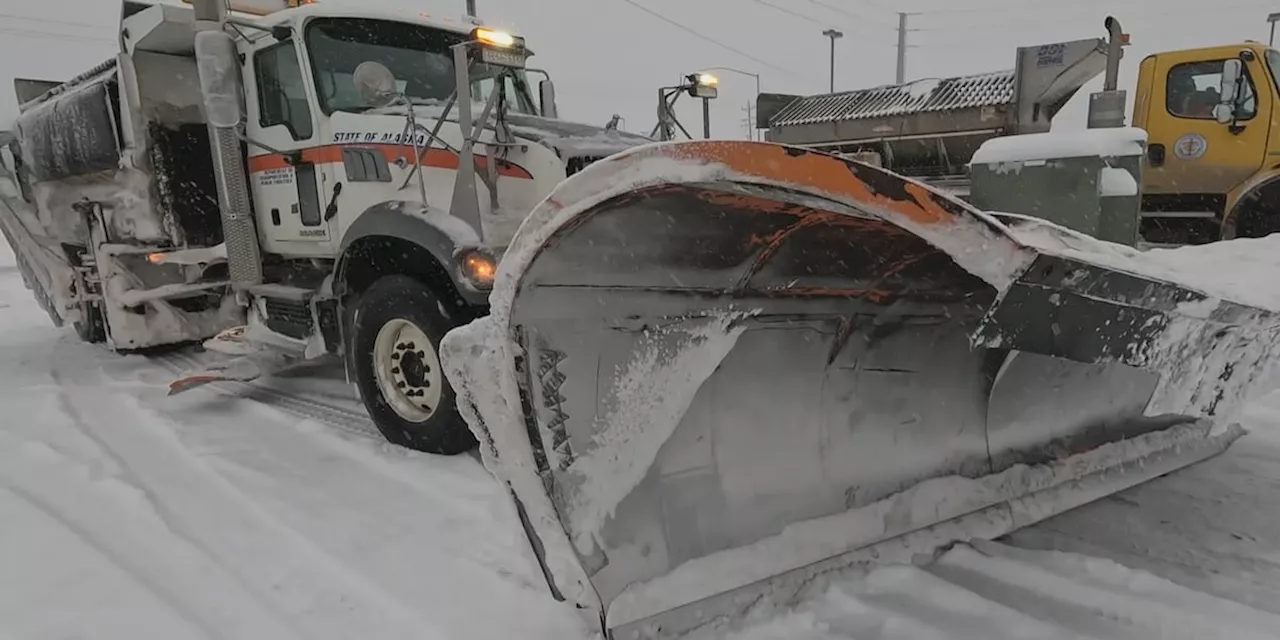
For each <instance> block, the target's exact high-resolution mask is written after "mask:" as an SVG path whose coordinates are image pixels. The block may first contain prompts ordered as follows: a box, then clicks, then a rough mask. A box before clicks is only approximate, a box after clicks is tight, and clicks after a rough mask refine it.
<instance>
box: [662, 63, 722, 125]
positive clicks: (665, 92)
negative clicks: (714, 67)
mask: <svg viewBox="0 0 1280 640" xmlns="http://www.w3.org/2000/svg"><path fill="white" fill-rule="evenodd" d="M681 82H682V84H679V85H676V86H674V87H659V88H658V124H657V125H656V126H654V128H653V132H652V133H650V134H649V137H650V138H652V137H653V136H655V135H656V136H659V138H658V139H659V140H662V141H667V140H672V139H674V138H675V131H674V128H675V127H679V129H680V131H681V132H683V133H684V135H685V136H687V137H688V138H690V139H692V138H693V136H690V135H689V132H688V131H686V130H685V128H684V125H681V124H680V121H679V120H677V119H676V113H675V111H674V107H675V104H676V101H677V100H679V99H680V96H681V95H683V94H686V93H687V94H689V95H691V96H693V97H695V98H702V137H703V138H707V139H710V138H711V101H712V100H714V99H715V98H716V97H717V96H718V95H719V94H720V91H719V89H718V87H719V85H720V79H719V78H717V77H715V76H713V75H711V74H709V73H690V74H688V75H686V76H685V77H684V78H683V79H682V80H681Z"/></svg>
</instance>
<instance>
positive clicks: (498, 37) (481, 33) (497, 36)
mask: <svg viewBox="0 0 1280 640" xmlns="http://www.w3.org/2000/svg"><path fill="white" fill-rule="evenodd" d="M475 38H476V40H479V41H480V42H483V43H485V44H487V45H489V46H492V47H502V48H504V49H509V48H511V47H514V46H515V44H516V37H515V36H513V35H511V34H509V33H507V32H506V31H496V30H494V29H486V28H484V27H480V28H479V29H476V30H475Z"/></svg>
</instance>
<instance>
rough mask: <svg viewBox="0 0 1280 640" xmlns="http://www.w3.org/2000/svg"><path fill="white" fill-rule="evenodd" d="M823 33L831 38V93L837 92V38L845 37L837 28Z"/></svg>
mask: <svg viewBox="0 0 1280 640" xmlns="http://www.w3.org/2000/svg"><path fill="white" fill-rule="evenodd" d="M822 35H824V36H826V37H828V38H831V93H835V92H836V40H839V39H840V38H843V37H844V34H843V33H840V32H839V31H836V30H835V29H827V30H826V31H823V32H822Z"/></svg>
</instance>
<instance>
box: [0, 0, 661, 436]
mask: <svg viewBox="0 0 1280 640" xmlns="http://www.w3.org/2000/svg"><path fill="white" fill-rule="evenodd" d="M206 5H207V6H206ZM229 6H230V7H231V8H232V9H233V11H231V12H227V11H226V10H225V8H224V6H223V3H221V2H208V3H204V2H200V3H196V4H195V5H193V6H182V5H168V4H151V3H146V2H134V1H126V2H124V3H123V12H122V15H121V21H120V31H119V37H120V52H119V54H118V55H117V56H116V57H114V58H112V59H110V60H108V61H106V62H104V63H103V64H101V65H99V66H97V67H95V68H93V69H90V70H89V71H87V72H85V73H83V74H81V75H80V76H78V77H76V78H73V79H71V80H70V81H67V82H64V83H41V82H38V81H27V80H23V81H19V82H18V83H17V89H18V93H19V99H20V101H21V102H22V107H21V115H20V117H19V118H18V119H17V122H16V123H15V124H14V126H13V127H12V135H11V136H9V139H8V141H7V144H6V147H5V149H6V150H5V156H4V163H5V166H6V167H7V168H8V170H9V172H10V173H11V174H12V175H13V177H14V179H15V180H14V182H16V188H13V189H10V191H12V192H14V194H11V195H10V196H9V197H6V199H5V201H6V204H7V209H5V210H4V211H2V212H0V221H2V222H3V225H2V226H3V227H4V229H5V232H6V234H7V235H8V236H9V237H10V238H11V239H12V242H13V244H14V246H15V248H16V250H17V253H18V255H19V256H20V261H21V264H22V266H23V269H24V272H26V273H29V274H30V275H29V276H28V279H29V281H30V282H32V283H33V284H34V285H35V287H34V288H35V289H36V296H37V298H39V299H40V300H42V303H43V304H44V305H45V306H46V308H48V309H49V310H50V313H51V314H52V315H53V316H54V317H55V319H56V320H57V321H59V322H61V321H66V322H68V323H70V324H72V325H74V326H75V328H76V330H77V332H78V333H79V334H80V336H81V337H83V338H84V339H86V340H89V341H94V342H98V341H103V342H105V343H107V344H108V345H109V346H111V347H113V348H115V349H121V350H137V349H146V348H152V347H159V346H163V345H171V344H176V343H183V342H187V341H194V340H205V339H207V338H211V337H213V336H215V335H217V334H219V333H220V332H223V331H227V330H230V331H229V332H228V333H226V334H223V335H222V336H221V338H220V339H217V340H213V341H211V343H210V344H209V346H210V347H211V348H214V349H223V350H238V351H254V352H256V354H255V355H252V356H247V357H246V358H244V359H241V360H240V361H237V362H235V363H234V364H232V365H231V366H230V367H229V368H227V369H223V370H220V371H210V372H200V373H196V374H193V376H192V377H189V378H187V379H185V380H184V381H183V382H184V384H187V383H194V382H199V381H203V380H209V379H212V378H215V377H239V378H247V377H253V376H254V375H257V374H258V373H259V372H260V371H262V370H265V369H268V368H269V367H270V366H272V365H274V364H277V363H279V362H281V361H288V360H292V359H296V358H303V357H307V356H314V355H316V354H319V353H334V354H338V355H345V354H346V353H347V352H348V351H350V350H353V349H354V350H356V351H360V352H374V353H376V355H375V357H374V358H372V359H370V358H352V359H348V362H349V364H350V365H351V366H350V373H351V376H352V378H353V379H354V380H355V381H356V384H357V385H358V386H359V387H360V390H361V394H362V395H363V397H364V400H365V402H366V404H367V406H368V409H369V412H370V414H372V416H373V418H374V421H375V422H376V423H377V424H378V426H379V428H380V429H381V430H382V431H383V433H384V434H385V435H386V436H387V437H388V438H389V439H391V440H392V441H394V442H397V443H399V444H403V445H406V446H410V447H413V448H417V449H422V450H426V451H431V452H439V453H447V452H458V451H462V450H465V449H468V448H470V447H472V446H473V444H474V442H473V440H472V437H471V434H470V432H469V431H468V430H467V428H466V426H465V424H464V423H463V422H462V420H461V418H459V416H458V414H457V411H456V410H455V409H454V407H453V395H452V392H451V391H450V390H449V388H448V385H447V383H446V381H445V380H444V378H443V377H442V375H441V373H440V365H439V361H438V358H437V356H436V353H435V349H436V345H437V344H438V343H439V341H440V338H441V337H442V336H443V335H444V333H445V332H446V331H448V330H449V329H451V328H453V327H454V326H457V325H459V324H464V323H466V322H468V321H469V320H471V319H472V318H474V317H476V316H477V315H479V314H483V313H484V311H485V309H486V307H487V298H488V295H489V287H490V286H491V284H492V278H493V275H494V269H495V261H496V260H497V258H498V257H499V256H500V255H501V254H502V249H503V247H504V246H505V244H506V243H507V241H508V240H509V239H510V237H511V234H512V233H513V232H514V231H515V228H516V227H517V226H518V225H519V224H520V222H521V221H522V220H523V219H524V216H525V215H526V214H527V213H528V212H529V211H530V210H531V209H532V208H533V207H534V205H536V204H537V203H538V202H539V201H541V200H542V199H543V198H545V197H546V196H547V194H548V193H550V192H551V190H552V189H553V188H554V187H555V186H556V185H557V184H559V183H560V182H561V181H563V180H564V179H565V177H566V176H569V175H572V174H573V173H574V172H577V171H580V170H581V169H582V168H583V167H585V166H586V165H588V164H590V163H592V162H594V161H596V160H598V159H600V158H602V157H604V156H607V155H610V154H612V153H614V152H617V151H620V150H622V149H626V148H628V147H631V146H635V145H636V144H643V143H646V142H648V139H647V138H644V137H640V136H635V135H630V134H627V133H624V132H619V131H616V130H615V131H606V130H604V129H601V128H598V127H591V126H586V125H580V124H575V123H571V122H565V121H563V120H560V119H558V118H557V113H556V107H555V91H554V87H553V85H552V81H551V79H550V78H549V77H548V76H547V74H546V73H545V72H542V71H536V70H532V69H528V68H526V60H527V59H528V57H529V56H530V55H531V52H530V50H529V49H528V48H527V47H526V46H525V43H524V41H523V39H521V38H519V37H516V36H512V35H510V34H508V33H505V32H502V31H498V30H493V29H488V28H485V27H482V26H477V25H475V24H471V22H472V21H467V20H465V19H464V20H460V21H457V22H447V21H444V20H441V19H433V18H431V17H427V16H421V15H415V14H409V15H404V14H390V13H383V12H378V11H374V10H370V9H366V8H362V7H358V6H353V5H350V4H345V5H344V4H324V3H299V2H296V1H294V0H291V1H289V2H286V0H275V1H268V0H253V1H246V2H233V3H230V5H229ZM0 128H3V127H0ZM13 195H16V196H17V197H13ZM266 345H270V347H271V349H270V350H265V351H264V350H263V347H264V346H266Z"/></svg>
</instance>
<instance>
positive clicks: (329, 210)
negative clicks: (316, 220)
mask: <svg viewBox="0 0 1280 640" xmlns="http://www.w3.org/2000/svg"><path fill="white" fill-rule="evenodd" d="M341 193H342V183H341V182H335V183H333V197H331V198H329V206H327V207H325V208H324V221H325V222H328V221H329V220H331V219H333V217H334V216H336V215H338V194H341Z"/></svg>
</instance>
